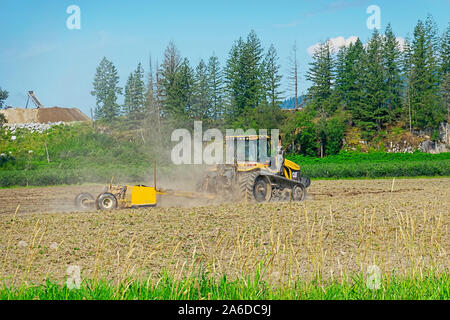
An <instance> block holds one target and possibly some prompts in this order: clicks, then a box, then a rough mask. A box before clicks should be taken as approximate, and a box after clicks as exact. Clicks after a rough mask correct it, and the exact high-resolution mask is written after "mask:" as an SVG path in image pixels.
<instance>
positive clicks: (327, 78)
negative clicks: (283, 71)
mask: <svg viewBox="0 0 450 320" xmlns="http://www.w3.org/2000/svg"><path fill="white" fill-rule="evenodd" d="M312 58H313V61H312V62H311V63H310V64H309V65H310V68H309V70H308V73H307V75H306V79H307V80H309V81H311V82H312V85H311V87H310V88H309V90H308V96H309V99H310V100H311V103H312V105H313V106H314V108H315V109H316V110H317V111H318V112H319V113H320V114H321V115H323V116H325V115H330V114H332V113H333V111H334V106H333V105H332V104H331V95H332V93H333V68H334V61H333V57H332V55H331V48H330V42H329V41H326V42H325V43H321V44H319V46H318V48H317V49H316V50H315V52H314V54H313V57H312Z"/></svg>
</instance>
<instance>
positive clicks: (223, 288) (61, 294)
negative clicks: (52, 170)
mask: <svg viewBox="0 0 450 320" xmlns="http://www.w3.org/2000/svg"><path fill="white" fill-rule="evenodd" d="M449 288H450V279H449V277H448V275H447V274H446V273H445V274H443V275H441V276H437V275H434V274H429V275H426V276H423V277H419V276H414V277H413V276H411V277H406V278H402V279H400V278H398V277H396V276H390V277H385V278H384V279H382V282H381V287H380V288H379V289H378V290H371V289H369V288H368V287H367V285H366V282H365V281H364V279H363V277H362V276H358V277H354V278H353V279H352V281H349V282H341V283H340V282H337V281H334V282H331V283H328V284H320V283H318V282H312V283H309V284H305V283H302V282H297V283H295V284H294V285H292V286H290V287H272V286H269V285H268V284H267V283H265V282H262V281H259V280H258V279H257V278H256V279H252V278H250V277H248V278H247V279H245V280H242V279H240V280H233V281H230V280H228V279H227V278H226V277H225V276H224V277H222V278H221V279H219V280H216V279H215V278H212V277H208V276H205V275H199V276H198V277H195V278H188V279H185V280H179V281H175V280H173V278H171V277H170V276H168V275H163V276H162V278H161V279H160V280H159V281H158V282H157V283H156V284H155V283H151V282H150V283H146V282H136V281H131V282H128V283H125V284H121V285H118V286H117V285H113V284H111V283H108V282H106V281H100V282H94V281H85V282H83V283H82V285H81V287H80V289H72V290H71V289H69V288H68V287H67V286H66V285H64V286H61V285H58V284H56V283H54V282H51V281H47V282H46V284H45V285H36V286H34V285H29V286H23V287H20V288H8V287H3V289H1V290H0V299H1V300H31V299H40V300H82V299H87V300H117V299H124V300H135V299H138V300H200V299H208V300H354V299H358V300H366V299H368V300H403V299H410V300H427V299H433V300H448V299H449V298H450V292H449Z"/></svg>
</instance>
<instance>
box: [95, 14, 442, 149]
mask: <svg viewBox="0 0 450 320" xmlns="http://www.w3.org/2000/svg"><path fill="white" fill-rule="evenodd" d="M449 31H450V27H447V29H446V30H445V32H444V33H443V34H442V35H439V31H438V29H437V27H436V24H435V22H434V21H433V19H432V17H431V16H428V17H427V18H426V20H425V21H421V20H419V21H418V22H417V24H416V26H415V28H414V32H413V34H412V37H409V36H408V37H407V38H406V39H405V41H404V42H402V43H400V42H399V39H398V38H397V37H396V36H395V34H394V31H393V30H392V27H391V25H388V26H387V27H386V29H385V30H384V32H383V33H380V32H379V31H378V30H375V31H374V32H373V34H372V36H371V38H370V39H369V41H368V42H367V43H366V44H363V42H362V41H361V40H360V39H357V40H356V41H355V42H353V43H351V44H350V45H348V46H346V47H341V48H333V47H332V45H331V43H330V41H325V42H323V43H320V44H319V45H318V46H317V49H316V50H315V52H314V54H313V57H312V62H311V63H310V64H309V69H308V72H307V74H306V79H307V80H309V81H310V82H311V84H312V85H311V86H310V88H309V89H308V91H307V95H306V97H305V98H304V99H302V106H303V108H302V110H301V111H298V112H284V111H281V109H280V104H281V101H282V100H283V98H284V97H285V96H286V95H287V93H285V92H283V91H282V90H281V87H282V81H283V77H282V74H281V72H280V68H281V67H280V64H279V57H278V54H277V51H276V49H275V47H274V46H273V45H271V46H270V47H269V48H267V49H265V48H263V46H262V44H261V41H260V39H259V38H258V36H257V35H256V33H255V32H254V31H251V32H250V33H249V34H248V36H247V37H246V38H240V39H238V40H237V41H235V42H234V43H233V45H232V47H231V49H230V51H229V53H228V57H227V59H226V61H225V63H224V65H223V66H222V65H221V64H220V62H219V59H218V57H217V56H216V55H214V54H213V55H212V56H211V57H209V58H208V59H206V60H203V59H202V60H200V62H199V63H198V65H196V66H195V67H193V66H192V65H191V63H190V61H189V60H188V59H187V58H183V57H182V56H181V54H180V52H179V51H178V49H177V48H176V46H175V44H174V43H173V42H170V43H169V45H168V46H167V48H166V50H165V52H164V56H163V58H162V61H161V63H160V64H159V63H158V62H156V64H155V66H153V65H152V63H153V61H152V60H151V59H150V61H149V69H148V72H147V73H145V72H144V70H143V66H142V64H140V63H139V64H138V66H137V68H136V70H134V71H133V72H132V73H130V75H129V77H128V80H127V82H126V85H125V88H121V87H119V84H118V83H119V77H118V73H117V69H116V67H115V66H114V65H113V63H112V62H111V61H108V60H107V59H106V58H103V60H102V61H101V62H100V65H99V66H98V68H97V72H96V75H95V79H94V83H93V86H94V89H93V91H92V94H93V95H94V96H95V97H96V99H97V104H96V112H95V117H96V119H106V120H112V119H114V118H117V117H119V116H125V117H126V118H128V119H132V120H144V119H146V121H149V123H151V127H152V129H153V130H155V129H156V130H159V132H160V131H161V128H162V127H164V126H167V125H168V124H170V126H171V127H176V126H180V125H184V126H185V127H189V126H192V125H193V120H202V121H203V122H204V123H206V125H210V126H215V127H219V128H220V127H224V126H227V127H241V128H244V129H245V128H249V127H253V128H280V129H281V130H282V133H283V135H284V141H285V143H286V144H289V145H290V146H291V151H293V152H299V153H303V154H307V155H322V156H323V155H330V154H336V153H338V152H339V150H340V149H341V147H342V139H343V138H344V135H345V131H346V130H347V129H348V128H349V127H356V128H358V129H360V131H361V137H362V139H365V140H367V141H370V140H372V139H374V137H376V136H377V135H379V134H381V133H382V132H384V131H385V130H386V129H387V128H388V127H390V126H401V127H403V128H405V129H408V130H410V131H413V130H434V132H436V130H437V128H438V125H439V123H441V122H442V121H445V120H446V118H448V117H449V113H450V111H449V97H448V92H449V56H450V55H449V46H450V35H449ZM292 52H293V54H292V56H291V57H290V64H289V72H288V73H289V74H288V76H287V77H286V80H285V81H287V82H288V83H289V87H290V88H292V90H291V92H289V93H288V95H289V96H293V97H294V102H296V103H295V104H296V105H297V102H298V99H299V98H298V96H297V90H298V77H299V75H298V65H297V63H298V62H297V58H296V46H295V45H294V47H293V50H292ZM122 91H123V92H122ZM121 94H124V102H123V104H122V105H119V104H118V103H117V98H118V96H119V95H121ZM434 136H435V135H434Z"/></svg>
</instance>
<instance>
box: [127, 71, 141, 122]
mask: <svg viewBox="0 0 450 320" xmlns="http://www.w3.org/2000/svg"><path fill="white" fill-rule="evenodd" d="M123 111H124V114H126V115H127V116H129V117H130V119H134V120H136V119H141V118H142V117H143V115H144V111H145V84H144V70H143V69H142V65H141V64H140V63H139V64H138V66H137V68H136V70H135V71H134V72H133V73H131V74H130V76H129V77H128V80H127V84H126V86H125V101H124V105H123Z"/></svg>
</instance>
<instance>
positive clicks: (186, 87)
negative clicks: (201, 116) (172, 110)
mask: <svg viewBox="0 0 450 320" xmlns="http://www.w3.org/2000/svg"><path fill="white" fill-rule="evenodd" d="M194 88H195V79H194V71H193V70H192V68H191V66H190V63H189V60H188V59H187V58H184V60H183V62H182V63H181V65H180V70H179V72H177V73H176V75H175V89H176V110H178V111H177V113H176V114H175V116H176V119H177V120H178V121H181V122H185V121H186V120H187V119H188V118H194V119H195V117H196V114H195V110H194V107H193V101H194V99H193V93H194Z"/></svg>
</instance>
